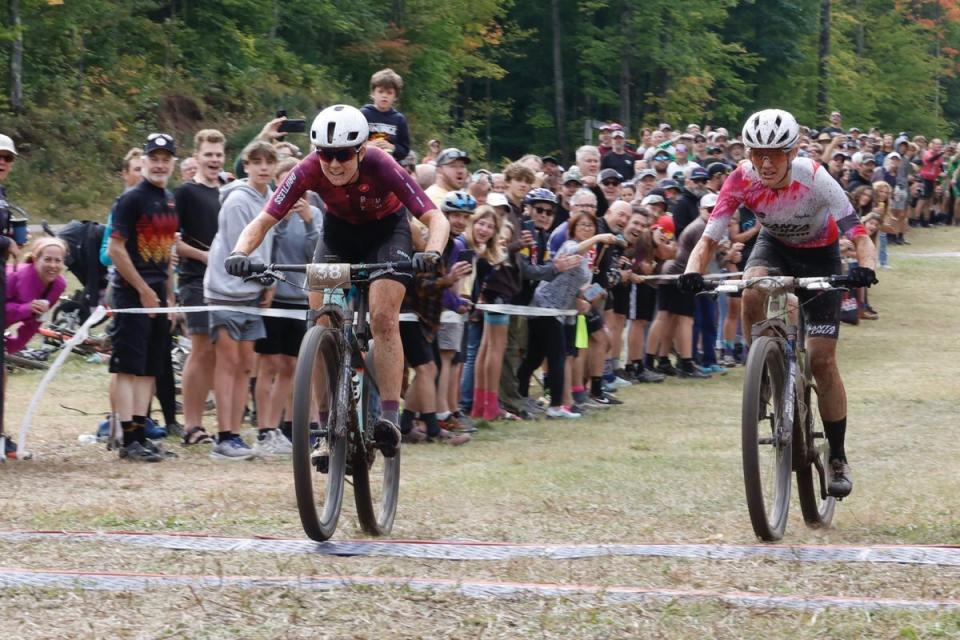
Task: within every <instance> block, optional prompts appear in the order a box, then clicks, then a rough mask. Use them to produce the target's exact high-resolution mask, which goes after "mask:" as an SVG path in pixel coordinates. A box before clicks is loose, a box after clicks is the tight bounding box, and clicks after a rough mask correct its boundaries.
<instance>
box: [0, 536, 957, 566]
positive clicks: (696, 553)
mask: <svg viewBox="0 0 960 640" xmlns="http://www.w3.org/2000/svg"><path fill="white" fill-rule="evenodd" d="M44 539H46V540H51V539H52V540H64V541H68V542H97V543H104V544H107V545H109V544H125V545H133V546H140V547H154V548H163V549H173V550H180V551H201V552H234V551H248V552H254V553H282V554H318V555H327V556H345V557H350V556H367V557H374V556H378V557H393V558H415V559H425V560H511V559H517V558H546V559H551V560H576V559H583V558H599V557H611V556H614V557H626V556H647V557H650V556H652V557H666V558H688V559H699V560H745V559H750V558H760V557H762V558H770V559H774V560H784V561H790V562H849V563H868V564H906V565H935V566H954V567H956V566H960V548H958V547H948V546H922V545H913V546H899V545H870V546H840V545H792V546H787V545H782V546H781V545H761V544H756V545H724V544H721V545H717V544H512V543H496V542H494V543H490V542H459V541H446V540H440V541H431V540H425V541H415V540H343V541H339V540H332V541H330V540H328V541H327V542H313V541H310V540H292V539H276V538H226V537H216V536H208V535H203V534H151V533H134V532H116V533H110V532H79V531H77V532H66V531H0V542H25V541H31V540H44Z"/></svg>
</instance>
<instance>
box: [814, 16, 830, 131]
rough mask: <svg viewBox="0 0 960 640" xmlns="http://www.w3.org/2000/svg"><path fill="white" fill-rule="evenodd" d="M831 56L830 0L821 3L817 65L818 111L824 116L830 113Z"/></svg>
mask: <svg viewBox="0 0 960 640" xmlns="http://www.w3.org/2000/svg"><path fill="white" fill-rule="evenodd" d="M829 56H830V0H822V2H821V3H820V53H819V57H820V59H819V64H818V66H817V113H818V114H819V115H821V116H823V117H824V118H826V117H827V115H829V113H830V105H829V95H828V93H827V78H828V76H829V75H830V74H829V71H828V70H827V58H828V57H829Z"/></svg>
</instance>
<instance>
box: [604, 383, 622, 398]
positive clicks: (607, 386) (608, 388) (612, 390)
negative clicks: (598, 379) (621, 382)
mask: <svg viewBox="0 0 960 640" xmlns="http://www.w3.org/2000/svg"><path fill="white" fill-rule="evenodd" d="M602 389H603V392H604V393H605V394H607V395H613V394H615V393H617V392H618V391H620V387H615V386H613V385H612V384H607V383H606V382H604V383H603V387H602Z"/></svg>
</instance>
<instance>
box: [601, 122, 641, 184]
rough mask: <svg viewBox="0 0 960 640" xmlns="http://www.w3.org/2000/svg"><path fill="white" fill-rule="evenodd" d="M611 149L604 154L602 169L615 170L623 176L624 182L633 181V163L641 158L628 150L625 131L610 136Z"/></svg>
mask: <svg viewBox="0 0 960 640" xmlns="http://www.w3.org/2000/svg"><path fill="white" fill-rule="evenodd" d="M610 145H611V147H612V148H611V149H610V151H609V152H607V153H605V154H603V159H602V160H601V161H600V167H601V168H602V169H613V170H614V171H616V172H618V173H619V174H620V175H621V176H623V180H633V174H634V169H633V163H634V162H635V161H636V159H637V158H638V157H639V156H638V155H637V154H636V153H635V152H633V151H631V150H630V149H627V139H626V137H625V136H624V134H623V131H622V130H621V131H613V132H612V133H611V134H610Z"/></svg>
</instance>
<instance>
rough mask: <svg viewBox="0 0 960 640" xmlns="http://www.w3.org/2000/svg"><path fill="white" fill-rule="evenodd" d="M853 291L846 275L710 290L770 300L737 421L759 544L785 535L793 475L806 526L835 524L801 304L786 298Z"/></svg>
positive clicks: (755, 331) (754, 332) (762, 280)
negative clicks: (758, 294)
mask: <svg viewBox="0 0 960 640" xmlns="http://www.w3.org/2000/svg"><path fill="white" fill-rule="evenodd" d="M848 284H849V283H848V281H847V280H846V278H845V277H844V276H827V277H811V278H795V277H792V276H762V277H757V278H749V279H744V280H726V281H724V282H719V283H711V284H709V285H708V288H709V289H712V290H713V291H716V292H718V293H737V292H740V291H743V290H744V289H749V288H752V289H758V290H761V291H762V292H763V293H765V294H766V295H767V296H768V298H767V318H766V319H765V320H762V321H760V322H758V323H756V324H754V325H753V326H752V327H751V329H750V333H751V336H752V339H753V342H752V344H751V345H750V355H749V356H748V357H747V365H746V369H745V372H744V382H743V404H742V410H741V418H740V420H741V422H740V428H741V446H742V449H743V452H742V453H743V483H744V489H745V490H746V497H747V508H748V510H749V512H750V522H751V523H752V525H753V531H754V533H756V535H757V536H758V537H759V538H761V539H762V540H766V541H774V540H779V539H781V538H782V537H783V533H784V531H785V530H786V526H787V514H788V511H789V508H790V481H791V471H794V472H796V475H797V495H798V498H799V500H800V509H801V511H802V512H803V519H804V521H805V522H806V523H807V525H808V526H810V527H826V526H828V525H829V524H830V521H831V520H832V519H833V512H834V509H835V507H836V499H835V498H833V497H832V496H829V495H827V484H828V482H829V478H828V477H827V474H828V473H829V469H830V465H829V464H828V461H829V459H830V455H829V450H828V445H827V442H826V439H825V438H824V433H823V426H822V423H821V420H820V413H819V411H818V407H817V384H816V382H815V381H814V379H813V374H812V372H811V368H810V363H809V362H808V358H807V350H806V337H807V333H806V323H805V320H804V312H803V305H801V304H797V301H796V298H794V297H792V296H790V295H789V294H790V293H792V292H794V291H795V290H797V289H807V290H811V291H829V290H831V289H836V288H842V287H844V286H845V285H848Z"/></svg>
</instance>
